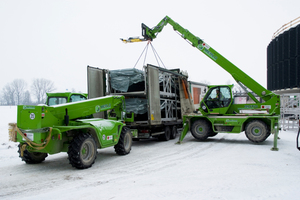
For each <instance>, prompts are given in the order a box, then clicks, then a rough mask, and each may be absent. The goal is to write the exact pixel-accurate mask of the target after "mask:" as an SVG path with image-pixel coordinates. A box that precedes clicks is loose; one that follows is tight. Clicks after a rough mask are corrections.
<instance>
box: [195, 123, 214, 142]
mask: <svg viewBox="0 0 300 200" xmlns="http://www.w3.org/2000/svg"><path fill="white" fill-rule="evenodd" d="M211 132H212V130H211V127H210V125H209V123H208V122H207V121H205V120H203V119H199V120H197V121H195V122H194V123H193V125H192V128H191V133H192V135H193V137H194V138H196V139H197V140H206V139H207V138H208V137H209V135H210V133H211Z"/></svg>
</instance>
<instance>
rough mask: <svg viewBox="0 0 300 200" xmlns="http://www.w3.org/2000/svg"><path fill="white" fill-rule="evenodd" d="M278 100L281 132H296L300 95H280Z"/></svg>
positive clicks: (299, 110)
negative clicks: (279, 100)
mask: <svg viewBox="0 0 300 200" xmlns="http://www.w3.org/2000/svg"><path fill="white" fill-rule="evenodd" d="M280 99H281V103H280V105H281V107H280V116H281V119H280V126H281V128H282V130H284V131H285V130H298V128H299V115H300V105H299V104H300V93H293V94H282V95H281V98H280Z"/></svg>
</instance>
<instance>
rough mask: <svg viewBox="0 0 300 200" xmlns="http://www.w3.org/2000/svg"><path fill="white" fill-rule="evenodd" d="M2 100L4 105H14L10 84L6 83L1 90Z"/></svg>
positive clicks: (13, 93)
mask: <svg viewBox="0 0 300 200" xmlns="http://www.w3.org/2000/svg"><path fill="white" fill-rule="evenodd" d="M2 94H3V100H4V101H5V102H6V105H15V92H14V89H13V87H12V85H11V83H7V84H6V85H5V86H4V88H3V89H2Z"/></svg>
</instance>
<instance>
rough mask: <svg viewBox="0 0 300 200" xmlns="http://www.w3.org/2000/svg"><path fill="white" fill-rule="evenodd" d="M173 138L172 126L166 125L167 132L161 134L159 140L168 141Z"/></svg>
mask: <svg viewBox="0 0 300 200" xmlns="http://www.w3.org/2000/svg"><path fill="white" fill-rule="evenodd" d="M170 138H171V128H170V126H165V133H164V134H161V135H159V140H161V141H168V140H170Z"/></svg>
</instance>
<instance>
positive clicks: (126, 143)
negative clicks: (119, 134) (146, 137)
mask: <svg viewBox="0 0 300 200" xmlns="http://www.w3.org/2000/svg"><path fill="white" fill-rule="evenodd" d="M130 146H131V141H130V137H129V135H128V134H126V135H125V138H124V147H125V149H126V150H128V149H129V148H130Z"/></svg>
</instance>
